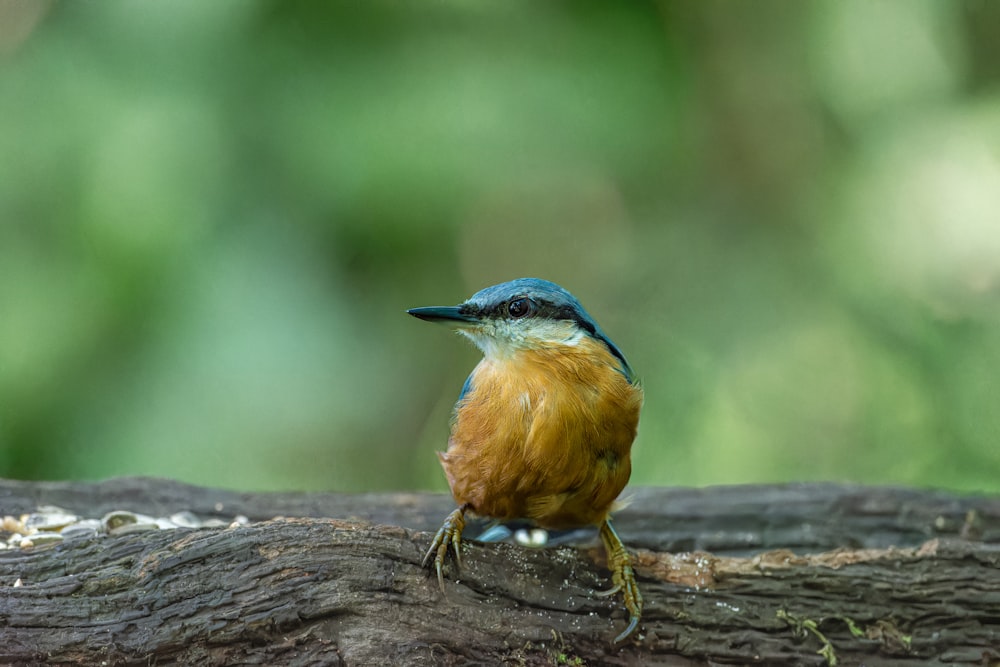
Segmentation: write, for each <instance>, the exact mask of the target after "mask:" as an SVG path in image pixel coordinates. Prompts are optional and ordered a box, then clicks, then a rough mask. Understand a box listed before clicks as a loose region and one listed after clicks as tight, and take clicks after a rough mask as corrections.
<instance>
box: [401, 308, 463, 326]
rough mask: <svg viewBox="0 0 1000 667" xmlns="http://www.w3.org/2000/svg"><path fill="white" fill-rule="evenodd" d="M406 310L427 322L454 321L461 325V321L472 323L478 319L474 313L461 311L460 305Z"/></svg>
mask: <svg viewBox="0 0 1000 667" xmlns="http://www.w3.org/2000/svg"><path fill="white" fill-rule="evenodd" d="M406 312H408V313H409V314H410V315H413V316H414V317H419V318H420V319H422V320H427V321H428V322H454V323H457V324H460V325H461V324H462V323H465V324H472V323H475V322H478V321H479V318H478V317H476V316H475V315H469V314H468V313H463V312H462V307H461V306H427V307H424V308H410V309H409V310H408V311H406Z"/></svg>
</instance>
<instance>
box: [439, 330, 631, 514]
mask: <svg viewBox="0 0 1000 667" xmlns="http://www.w3.org/2000/svg"><path fill="white" fill-rule="evenodd" d="M641 405H642V390H641V389H640V388H639V387H638V386H636V385H634V384H632V383H630V382H629V381H628V380H627V379H626V378H625V377H624V376H623V375H622V374H621V373H620V372H619V371H618V370H617V360H616V359H615V358H614V357H613V356H612V355H611V353H610V352H608V350H607V348H606V347H604V345H602V344H601V343H599V342H598V341H594V340H592V339H589V338H586V339H584V340H582V341H581V342H580V343H579V344H577V345H572V346H570V345H566V346H560V347H553V348H544V349H540V350H531V351H524V352H520V353H518V354H517V355H515V356H514V357H512V358H510V359H505V360H489V359H483V360H482V361H481V362H480V363H479V365H478V366H477V367H476V369H475V371H473V375H472V387H471V389H470V390H469V392H468V393H467V394H466V395H465V397H464V398H463V399H462V400H461V401H460V402H459V404H458V405H457V406H456V408H455V416H454V422H453V425H452V432H451V438H450V439H449V441H448V451H447V452H446V453H441V454H439V457H440V458H441V464H442V466H443V467H444V469H445V473H446V475H447V477H448V483H449V484H450V486H451V491H452V495H454V497H455V500H456V501H457V502H458V503H459V504H464V503H469V504H470V505H471V507H472V509H473V511H475V512H476V513H477V514H480V515H483V516H489V517H495V518H499V519H513V518H527V519H533V520H534V521H535V522H537V523H538V524H539V525H540V526H542V527H545V528H567V527H573V526H582V525H587V524H597V523H600V522H601V521H603V520H604V519H605V518H606V517H607V515H608V512H609V511H610V509H611V505H612V503H613V502H614V500H615V498H617V497H618V494H619V493H621V490H622V489H623V488H624V487H625V484H626V483H627V482H628V478H629V475H630V474H631V470H632V464H631V459H630V457H629V453H630V450H631V447H632V441H633V440H634V439H635V434H636V429H637V427H638V423H639V408H640V407H641Z"/></svg>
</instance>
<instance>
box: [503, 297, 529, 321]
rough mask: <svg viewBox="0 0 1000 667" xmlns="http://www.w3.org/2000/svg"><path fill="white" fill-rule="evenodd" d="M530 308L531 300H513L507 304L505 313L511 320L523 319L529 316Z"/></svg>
mask: <svg viewBox="0 0 1000 667" xmlns="http://www.w3.org/2000/svg"><path fill="white" fill-rule="evenodd" d="M532 306H534V304H533V303H531V299H514V300H513V301H511V302H510V303H508V304H507V313H508V314H509V315H510V316H511V317H513V318H519V317H524V316H525V315H530V314H531V311H532V310H533V308H532Z"/></svg>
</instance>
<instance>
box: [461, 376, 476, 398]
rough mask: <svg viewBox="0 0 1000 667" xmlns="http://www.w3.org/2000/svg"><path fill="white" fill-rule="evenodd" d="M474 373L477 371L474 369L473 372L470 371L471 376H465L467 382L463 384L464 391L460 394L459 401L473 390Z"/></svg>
mask: <svg viewBox="0 0 1000 667" xmlns="http://www.w3.org/2000/svg"><path fill="white" fill-rule="evenodd" d="M473 373H475V371H473V372H472V373H469V377H467V378H465V384H463V385H462V391H461V393H459V395H458V401H459V403H461V402H462V399H463V398H465V395H466V394H468V393H469V392H470V391H471V390H472V375H473Z"/></svg>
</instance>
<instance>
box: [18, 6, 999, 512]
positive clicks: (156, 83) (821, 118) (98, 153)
mask: <svg viewBox="0 0 1000 667" xmlns="http://www.w3.org/2000/svg"><path fill="white" fill-rule="evenodd" d="M519 276H538V277H544V278H549V279H551V280H555V281H556V282H559V283H561V284H563V285H564V286H566V287H567V288H568V289H570V290H571V291H573V292H574V293H575V294H576V295H577V296H578V297H579V298H580V300H581V301H582V302H583V303H584V304H585V305H586V307H587V308H588V310H589V311H590V312H591V313H592V314H593V315H594V316H595V317H596V318H597V319H598V321H600V322H601V324H602V326H603V327H604V329H605V330H607V331H608V332H609V334H610V335H611V336H612V337H613V338H614V339H615V341H616V342H617V343H618V345H619V346H620V347H621V348H622V349H623V350H624V351H625V353H626V355H627V356H628V357H629V360H630V362H631V363H632V365H633V366H634V367H635V369H636V370H637V372H638V373H639V375H641V377H642V381H643V383H644V386H645V389H646V396H647V399H646V405H645V409H644V414H643V419H642V424H641V428H640V436H639V438H638V440H637V442H636V445H635V449H634V462H635V471H634V474H633V483H635V484H644V485H649V484H653V485H702V484H718V483H742V482H770V481H782V480H844V481H857V482H865V483H894V484H909V485H922V486H936V487H948V488H954V489H964V490H983V491H994V492H996V491H998V490H1000V378H998V371H1000V3H994V2H988V1H985V0H983V1H979V2H971V1H970V2H941V1H936V0H931V1H927V0H898V1H889V0H830V1H825V2H809V3H801V2H794V1H788V2H771V1H764V0H759V1H755V2H752V3H750V2H744V3H737V2H715V1H704V2H669V1H666V0H664V1H661V2H640V1H637V0H636V1H630V2H587V1H580V2H568V1H565V2H559V1H553V2H539V1H538V0H482V1H478V2H465V1H461V0H437V1H432V2H397V1H389V0H374V1H368V2H352V3H348V2H319V1H316V2H295V1H290V0H212V1H211V2H206V1H204V0H172V1H170V2H162V1H152V0H150V1H136V0H128V1H125V0H103V1H102V2H46V1H43V0H34V1H29V0H0V476H5V477H14V478H28V479H31V478H44V479H68V478H73V479H76V478H80V479H95V478H106V477H110V476H114V475H126V474H143V475H157V476H165V477H173V478H178V479H181V480H187V481H191V482H196V483H203V484H209V485H216V486H225V487H236V488H242V489H279V488H280V489H330V490H342V491H363V490H388V489H436V490H445V488H446V486H445V482H444V478H443V475H442V474H441V472H440V470H439V468H438V464H437V460H436V457H435V455H434V451H435V450H437V449H441V448H443V447H444V445H445V441H446V437H447V422H448V417H449V413H450V410H451V405H452V403H453V401H454V399H455V398H456V396H457V394H458V391H459V388H460V386H461V384H462V382H463V380H464V378H465V376H466V374H467V373H468V372H469V370H471V368H472V366H473V364H474V363H475V362H476V360H477V358H478V354H477V352H476V351H475V350H474V349H473V348H472V347H471V346H470V345H468V344H467V343H466V342H464V341H463V340H461V339H459V338H458V337H456V336H454V335H452V334H450V333H449V332H448V331H447V330H446V329H444V328H441V327H434V326H431V325H429V324H426V323H423V322H419V321H417V320H415V319H413V318H410V317H407V316H406V315H405V312H404V311H405V309H406V308H409V307H413V306H422V305H446V304H454V303H458V302H459V301H461V300H463V299H464V298H466V297H467V296H469V295H470V294H471V293H472V292H474V291H476V290H478V289H480V288H482V287H485V286H487V285H490V284H493V283H496V282H501V281H503V280H507V279H511V278H514V277H519Z"/></svg>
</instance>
